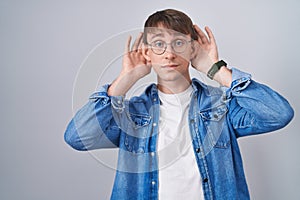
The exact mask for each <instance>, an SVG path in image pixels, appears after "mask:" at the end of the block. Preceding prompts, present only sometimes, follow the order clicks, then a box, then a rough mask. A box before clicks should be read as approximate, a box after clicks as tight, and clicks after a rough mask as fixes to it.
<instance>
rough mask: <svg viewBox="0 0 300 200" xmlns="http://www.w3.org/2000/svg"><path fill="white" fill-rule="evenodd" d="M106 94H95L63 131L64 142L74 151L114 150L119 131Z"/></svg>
mask: <svg viewBox="0 0 300 200" xmlns="http://www.w3.org/2000/svg"><path fill="white" fill-rule="evenodd" d="M105 93H106V92H103V91H102V92H101V91H100V92H95V93H94V94H93V95H91V97H90V99H89V101H88V102H87V103H86V104H85V105H84V106H83V107H82V108H81V109H80V110H79V111H77V113H76V114H75V115H74V117H73V118H72V120H71V121H70V123H69V125H68V127H67V129H66V131H65V141H66V142H67V143H68V144H69V145H70V146H71V147H72V148H74V149H76V150H81V151H85V150H92V149H99V148H114V147H117V146H118V137H119V131H118V127H117V125H116V123H115V121H114V119H113V116H112V112H111V103H110V98H109V97H108V96H107V95H105Z"/></svg>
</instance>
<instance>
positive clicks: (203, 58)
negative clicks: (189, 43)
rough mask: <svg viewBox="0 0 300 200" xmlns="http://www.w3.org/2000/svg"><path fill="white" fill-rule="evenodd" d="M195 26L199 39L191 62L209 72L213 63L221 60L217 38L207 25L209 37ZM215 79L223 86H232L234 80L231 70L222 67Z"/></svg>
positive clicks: (205, 72)
mask: <svg viewBox="0 0 300 200" xmlns="http://www.w3.org/2000/svg"><path fill="white" fill-rule="evenodd" d="M194 28H195V30H196V32H197V34H198V40H197V41H195V42H194V48H195V56H194V57H193V59H192V60H191V64H192V66H193V67H194V68H195V69H197V70H198V71H200V72H203V73H204V74H207V73H208V71H209V70H210V68H211V67H212V65H213V64H214V63H216V62H218V61H219V56H218V48H217V44H216V40H215V37H214V35H213V33H212V31H211V30H210V28H208V27H207V26H206V27H205V31H206V33H207V35H208V37H207V36H206V35H205V34H204V33H203V31H202V30H201V29H200V28H199V27H198V26H197V25H194ZM214 80H215V81H217V82H219V83H220V84H221V85H223V86H226V87H230V85H231V81H232V74H231V70H229V69H228V68H226V67H221V69H220V70H219V71H218V72H217V73H216V74H215V76H214Z"/></svg>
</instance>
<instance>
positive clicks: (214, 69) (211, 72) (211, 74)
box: [207, 64, 220, 79]
mask: <svg viewBox="0 0 300 200" xmlns="http://www.w3.org/2000/svg"><path fill="white" fill-rule="evenodd" d="M219 69H220V68H219V66H218V65H216V64H214V65H213V66H212V67H211V68H210V70H209V71H208V73H207V76H208V77H209V78H210V79H213V78H214V76H215V74H216V73H217V71H219Z"/></svg>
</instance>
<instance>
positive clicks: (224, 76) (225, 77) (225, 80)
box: [214, 66, 232, 88]
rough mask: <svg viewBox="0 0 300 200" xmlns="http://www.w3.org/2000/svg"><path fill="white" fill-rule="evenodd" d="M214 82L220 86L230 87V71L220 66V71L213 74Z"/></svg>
mask: <svg viewBox="0 0 300 200" xmlns="http://www.w3.org/2000/svg"><path fill="white" fill-rule="evenodd" d="M214 80H215V81H217V82H218V83H219V84H220V85H222V86H225V87H228V88H229V87H230V86H231V82H232V71H231V70H230V69H228V68H227V67H225V66H222V67H221V68H220V70H219V71H218V72H217V73H216V74H215V76H214Z"/></svg>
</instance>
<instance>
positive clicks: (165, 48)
mask: <svg viewBox="0 0 300 200" xmlns="http://www.w3.org/2000/svg"><path fill="white" fill-rule="evenodd" d="M176 40H182V41H185V42H186V43H185V44H186V45H187V44H188V43H190V42H192V41H193V40H185V39H175V40H173V41H172V42H170V43H167V42H165V41H163V40H156V41H153V42H151V43H148V42H147V45H149V46H150V47H151V51H152V52H153V53H154V54H156V55H162V54H164V53H165V52H166V50H167V47H168V45H171V48H172V50H173V51H174V52H176V53H183V52H184V51H185V50H186V48H187V46H186V47H185V49H184V50H183V51H180V52H178V51H176V50H175V49H174V47H173V44H174V42H175V41H176ZM157 41H162V42H163V43H164V45H165V46H164V50H163V51H162V53H160V54H158V53H156V52H155V51H154V50H153V48H152V46H153V45H152V44H153V43H154V42H157Z"/></svg>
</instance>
